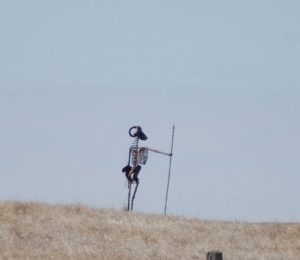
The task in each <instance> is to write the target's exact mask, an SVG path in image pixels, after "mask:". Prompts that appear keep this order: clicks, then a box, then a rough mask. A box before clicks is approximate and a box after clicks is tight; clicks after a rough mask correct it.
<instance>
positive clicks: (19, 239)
mask: <svg viewBox="0 0 300 260" xmlns="http://www.w3.org/2000/svg"><path fill="white" fill-rule="evenodd" d="M210 250H219V251H222V252H223V254H224V259H225V260H226V259H231V260H234V259H236V260H238V259H272V260H274V259H275V260H276V259H285V260H286V259H299V255H300V224H280V223H273V224H271V223H270V224H247V223H238V222H237V223H235V222H231V223H229V222H216V221H202V220H197V219H184V218H180V217H174V216H160V215H146V214H140V213H129V212H125V211H122V210H112V209H93V208H88V207H85V206H82V205H50V204H43V203H32V202H28V203H21V202H1V203H0V255H1V256H2V258H3V259H5V258H6V259H7V258H8V259H24V258H25V259H26V258H28V259H32V258H39V259H203V260H204V259H205V254H206V252H208V251H210Z"/></svg>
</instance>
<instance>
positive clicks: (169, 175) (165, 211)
mask: <svg viewBox="0 0 300 260" xmlns="http://www.w3.org/2000/svg"><path fill="white" fill-rule="evenodd" d="M174 132H175V124H174V125H173V130H172V143H171V153H170V161H169V174H168V183H167V191H166V201H165V210H164V215H166V213H167V204H168V195H169V186H170V177H171V166H172V157H173V144H174Z"/></svg>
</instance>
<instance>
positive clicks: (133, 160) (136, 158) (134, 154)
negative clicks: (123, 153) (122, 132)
mask: <svg viewBox="0 0 300 260" xmlns="http://www.w3.org/2000/svg"><path fill="white" fill-rule="evenodd" d="M129 135H130V136H131V137H133V138H134V141H133V142H132V145H131V147H130V148H129V156H128V164H127V165H126V166H125V167H124V168H123V169H122V172H124V173H125V176H126V178H127V181H128V204H127V210H128V211H129V210H131V211H132V210H133V202H134V198H135V195H136V191H137V188H138V186H139V178H138V175H139V173H140V170H141V168H142V167H141V164H143V165H145V164H146V163H147V159H148V151H152V152H155V153H160V154H164V155H167V156H170V157H171V156H172V152H171V153H164V152H161V151H158V150H155V149H151V148H148V147H139V141H140V140H142V141H146V140H147V139H148V138H147V136H146V134H145V133H144V132H143V130H142V128H141V127H140V126H133V127H131V128H130V129H129ZM134 183H135V184H136V186H135V189H134V192H133V195H132V197H131V186H132V184H134Z"/></svg>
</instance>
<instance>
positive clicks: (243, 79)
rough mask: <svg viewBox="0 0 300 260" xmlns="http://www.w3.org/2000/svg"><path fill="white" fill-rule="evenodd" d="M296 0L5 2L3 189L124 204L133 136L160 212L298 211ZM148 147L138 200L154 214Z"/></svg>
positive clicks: (265, 215)
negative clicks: (138, 133) (140, 141)
mask: <svg viewBox="0 0 300 260" xmlns="http://www.w3.org/2000/svg"><path fill="white" fill-rule="evenodd" d="M299 27H300V3H299V1H296V0H294V1H288V0H287V1H275V0H274V1H267V0H263V1H232V0H231V1H96V0H89V1H70V0H66V1H57V0H54V1H37V0H36V1H33V0H29V1H8V0H1V1H0V158H1V163H0V199H1V200H7V199H11V200H33V201H44V202H51V203H84V204H87V205H89V206H95V207H112V208H122V207H123V206H124V204H125V202H126V188H125V178H124V176H123V174H122V173H121V169H122V167H123V166H125V164H126V163H127V156H128V149H129V146H130V144H131V141H132V140H131V138H130V137H129V136H128V133H127V131H128V128H129V127H131V126H132V125H137V124H138V125H141V126H142V127H143V129H144V131H145V132H146V134H147V135H148V137H149V139H148V140H147V141H146V142H145V143H144V144H145V145H146V146H150V147H153V148H157V149H160V150H165V151H169V149H170V138H171V127H172V124H173V122H175V123H176V133H175V144H174V157H173V168H172V169H173V170H172V175H171V183H170V193H169V204H168V212H169V213H170V214H176V215H184V216H188V217H198V218H205V219H220V220H246V221H300V206H299V205H300V196H299V184H300V175H299V173H300V160H299V153H300V148H299V147H300V119H299V112H300V102H299V98H300V78H299V77H300V76H299V75H300V73H299V68H300V30H299ZM167 171H168V159H167V158H164V157H163V156H160V155H157V154H150V158H149V160H148V164H147V165H146V166H144V167H143V169H142V171H141V175H140V181H141V185H140V188H139V191H138V194H137V197H136V201H135V207H136V210H138V211H142V212H151V213H161V212H163V207H164V196H165V188H166V182H167Z"/></svg>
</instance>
